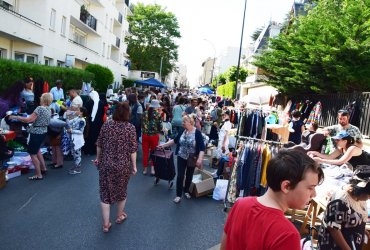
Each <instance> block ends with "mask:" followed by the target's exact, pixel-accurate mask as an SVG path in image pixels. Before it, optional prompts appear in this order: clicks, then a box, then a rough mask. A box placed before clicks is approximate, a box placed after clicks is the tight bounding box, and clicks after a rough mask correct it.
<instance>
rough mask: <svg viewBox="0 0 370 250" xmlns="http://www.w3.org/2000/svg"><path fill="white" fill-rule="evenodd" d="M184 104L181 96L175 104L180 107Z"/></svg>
mask: <svg viewBox="0 0 370 250" xmlns="http://www.w3.org/2000/svg"><path fill="white" fill-rule="evenodd" d="M184 102H185V100H184V98H183V97H182V96H180V98H179V100H178V102H177V103H178V104H180V105H182V104H184Z"/></svg>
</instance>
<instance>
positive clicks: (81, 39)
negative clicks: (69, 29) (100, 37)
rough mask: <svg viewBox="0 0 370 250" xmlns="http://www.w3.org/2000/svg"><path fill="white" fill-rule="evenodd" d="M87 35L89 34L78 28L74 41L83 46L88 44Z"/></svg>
mask: <svg viewBox="0 0 370 250" xmlns="http://www.w3.org/2000/svg"><path fill="white" fill-rule="evenodd" d="M86 37H87V35H86V34H85V33H84V32H82V31H80V30H78V29H76V30H75V31H74V32H73V41H75V42H76V43H78V44H81V45H83V46H86Z"/></svg>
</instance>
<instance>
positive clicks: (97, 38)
mask: <svg viewBox="0 0 370 250" xmlns="http://www.w3.org/2000/svg"><path fill="white" fill-rule="evenodd" d="M128 5H129V0H64V1H55V0H32V1H29V0H3V1H0V17H1V22H0V57H1V58H6V59H13V60H17V61H23V62H28V63H35V64H44V65H49V66H59V67H73V68H79V69H84V68H85V67H86V66H87V65H88V64H100V65H102V66H105V67H108V68H109V69H110V70H111V71H112V72H113V75H114V81H115V83H121V82H122V78H127V77H128V67H129V59H128V55H127V53H126V50H127V44H126V43H125V42H124V39H125V36H127V35H129V32H128V28H129V25H128V22H127V16H128V15H131V11H130V9H129V7H128Z"/></svg>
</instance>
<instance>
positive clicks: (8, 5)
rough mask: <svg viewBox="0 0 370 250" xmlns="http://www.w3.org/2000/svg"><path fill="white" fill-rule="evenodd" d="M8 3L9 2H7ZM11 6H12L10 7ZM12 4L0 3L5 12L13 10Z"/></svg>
mask: <svg viewBox="0 0 370 250" xmlns="http://www.w3.org/2000/svg"><path fill="white" fill-rule="evenodd" d="M8 2H9V1H8ZM12 4H13V5H12ZM12 4H10V3H7V2H5V1H0V5H1V6H2V7H3V8H4V9H7V10H14V2H12Z"/></svg>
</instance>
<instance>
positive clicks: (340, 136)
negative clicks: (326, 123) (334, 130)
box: [332, 131, 350, 140]
mask: <svg viewBox="0 0 370 250" xmlns="http://www.w3.org/2000/svg"><path fill="white" fill-rule="evenodd" d="M348 136H350V135H349V134H348V133H347V131H340V132H339V133H338V134H336V135H335V136H333V137H332V138H333V139H334V140H341V139H343V138H346V137H348Z"/></svg>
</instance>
